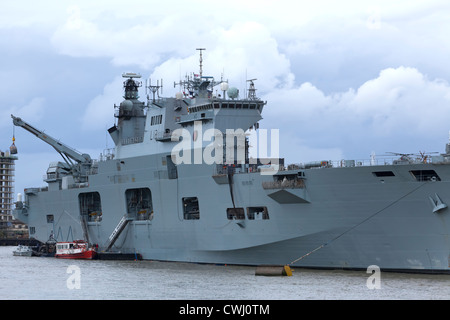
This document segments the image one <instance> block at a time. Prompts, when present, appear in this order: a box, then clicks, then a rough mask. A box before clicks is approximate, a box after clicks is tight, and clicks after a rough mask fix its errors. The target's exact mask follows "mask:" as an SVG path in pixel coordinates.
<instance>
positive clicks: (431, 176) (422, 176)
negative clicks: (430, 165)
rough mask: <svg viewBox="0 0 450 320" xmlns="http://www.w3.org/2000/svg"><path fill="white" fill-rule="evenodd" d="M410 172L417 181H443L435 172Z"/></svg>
mask: <svg viewBox="0 0 450 320" xmlns="http://www.w3.org/2000/svg"><path fill="white" fill-rule="evenodd" d="M410 172H411V174H412V175H413V177H414V178H416V180H417V181H441V178H439V176H438V175H437V173H436V171H434V170H411V171H410Z"/></svg>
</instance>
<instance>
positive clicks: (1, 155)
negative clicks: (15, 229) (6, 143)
mask: <svg viewBox="0 0 450 320" xmlns="http://www.w3.org/2000/svg"><path fill="white" fill-rule="evenodd" d="M17 159H18V158H17V157H16V156H13V155H11V154H10V152H9V151H6V152H3V151H0V202H1V203H0V228H1V229H6V228H8V227H10V226H11V224H12V219H13V218H12V209H13V208H12V206H13V197H14V171H15V163H14V162H15V160H17Z"/></svg>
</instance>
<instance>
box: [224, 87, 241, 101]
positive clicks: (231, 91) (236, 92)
mask: <svg viewBox="0 0 450 320" xmlns="http://www.w3.org/2000/svg"><path fill="white" fill-rule="evenodd" d="M227 93H228V97H230V98H231V99H236V98H237V97H238V95H239V90H238V89H237V88H235V87H232V88H230V89H228V91H227Z"/></svg>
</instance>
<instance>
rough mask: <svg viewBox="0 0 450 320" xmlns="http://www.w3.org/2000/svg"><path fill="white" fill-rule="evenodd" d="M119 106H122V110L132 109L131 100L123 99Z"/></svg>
mask: <svg viewBox="0 0 450 320" xmlns="http://www.w3.org/2000/svg"><path fill="white" fill-rule="evenodd" d="M120 108H122V109H123V110H131V109H133V102H132V101H130V100H123V101H122V102H121V103H120Z"/></svg>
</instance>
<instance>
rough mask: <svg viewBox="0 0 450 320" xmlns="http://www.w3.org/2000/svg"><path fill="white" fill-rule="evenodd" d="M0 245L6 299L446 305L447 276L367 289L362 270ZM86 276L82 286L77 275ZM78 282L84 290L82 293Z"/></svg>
mask: <svg viewBox="0 0 450 320" xmlns="http://www.w3.org/2000/svg"><path fill="white" fill-rule="evenodd" d="M13 249H14V248H13V247H0V299H6V300H9V299H11V300H12V299H27V300H29V299H44V300H47V299H58V300H69V299H86V300H87V299H89V300H93V299H94V300H95V299H97V300H103V299H121V300H134V299H140V300H142V299H144V300H146V299H151V300H155V299H156V300H158V299H164V300H172V299H177V300H191V299H195V300H209V299H218V300H228V299H232V300H267V299H274V300H280V299H283V300H297V299H328V300H330V299H331V300H337V299H339V300H341V299H352V300H353V299H357V300H371V299H374V300H380V299H389V300H391V299H414V300H415V299H421V300H435V299H436V300H443V299H444V300H448V299H449V298H450V276H449V275H420V274H401V273H383V272H381V274H380V282H379V284H380V288H379V289H369V288H368V286H367V280H368V278H369V277H370V276H371V274H368V273H366V272H364V271H340V270H337V271H318V270H304V269H295V270H294V274H293V276H292V277H261V276H255V268H254V267H242V266H215V265H200V264H190V263H172V262H155V261H102V260H93V261H83V260H61V259H56V258H38V257H15V256H13V254H12V251H13ZM74 270H78V271H79V272H80V274H79V277H78V278H77V279H78V280H79V282H76V281H75V280H74V279H75V278H74V277H75V276H76V271H74ZM76 284H79V288H77V287H76Z"/></svg>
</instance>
